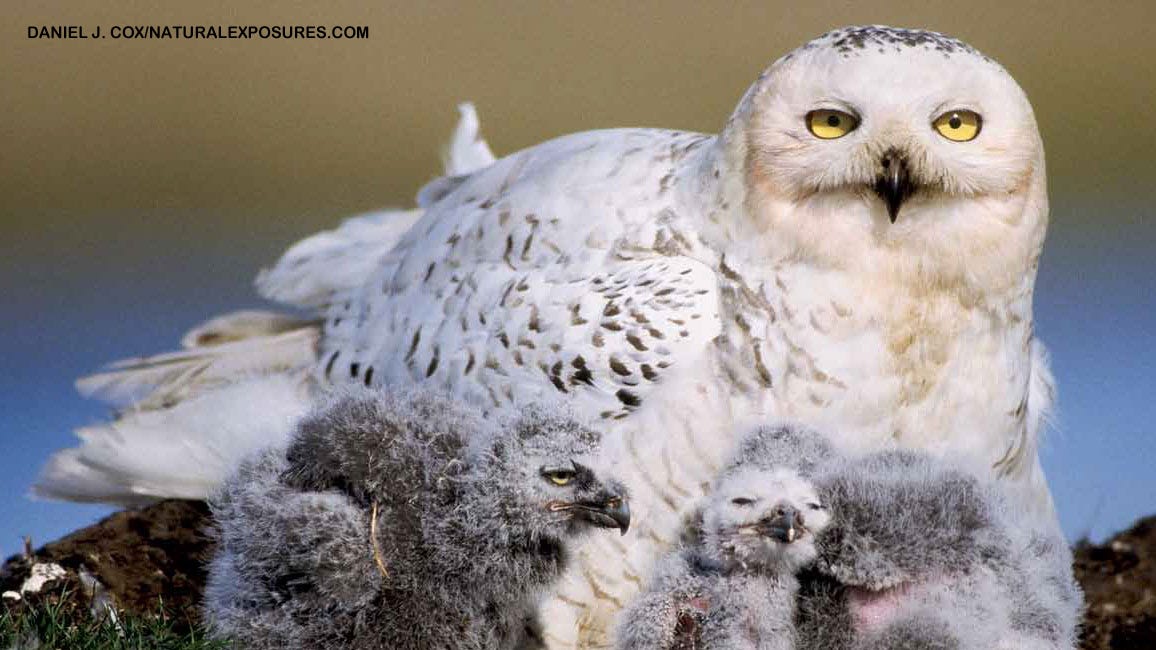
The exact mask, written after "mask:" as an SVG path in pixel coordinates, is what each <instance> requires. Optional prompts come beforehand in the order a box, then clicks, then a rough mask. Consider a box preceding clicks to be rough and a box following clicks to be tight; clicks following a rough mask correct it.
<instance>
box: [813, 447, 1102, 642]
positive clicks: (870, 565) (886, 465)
mask: <svg viewBox="0 0 1156 650" xmlns="http://www.w3.org/2000/svg"><path fill="white" fill-rule="evenodd" d="M814 480H815V484H816V486H817V488H818V493H819V495H820V496H821V498H822V500H823V503H824V504H825V505H826V506H827V507H828V508H830V512H831V516H832V521H831V525H830V526H829V527H828V528H827V529H826V530H825V531H824V532H823V533H822V534H821V535H819V538H818V550H819V559H818V561H817V562H816V563H815V568H814V569H813V570H810V571H807V572H805V573H804V574H803V575H802V578H801V580H802V586H801V589H800V602H799V629H798V632H799V646H798V647H799V648H800V650H819V649H823V650H838V649H840V648H851V649H854V650H884V649H887V648H908V649H911V650H940V649H943V650H948V649H958V650H981V649H982V650H992V649H996V650H1012V649H1017V650H1018V649H1026V650H1035V649H1040V650H1042V649H1048V650H1061V649H1063V650H1068V649H1071V648H1074V647H1075V642H1076V638H1075V637H1076V630H1077V627H1078V624H1079V618H1080V614H1081V611H1082V607H1083V597H1082V594H1081V592H1080V589H1079V587H1078V586H1077V584H1076V582H1075V579H1074V577H1073V574H1072V566H1071V564H1072V558H1071V552H1070V550H1069V548H1068V545H1067V544H1066V542H1065V540H1064V539H1063V537H1062V535H1061V534H1060V532H1059V531H1058V530H1057V528H1056V526H1055V525H1054V522H1051V521H1042V520H1040V519H1039V518H1036V517H1034V516H1032V514H1031V513H1029V512H1025V511H1024V510H1022V509H1021V508H1019V507H1017V506H1015V505H1014V504H1013V503H1012V501H1011V500H1010V499H1008V498H1007V497H1006V495H1005V493H1004V486H1003V485H1001V484H999V483H998V482H996V481H995V479H991V478H988V477H987V476H986V475H984V474H982V473H976V472H974V471H969V470H967V469H965V468H962V467H957V466H955V465H953V464H952V463H951V462H950V461H947V460H941V459H934V458H932V457H931V456H929V455H927V454H924V453H921V452H913V451H884V452H877V453H874V454H870V455H867V456H860V457H846V458H837V459H833V460H832V461H831V462H830V463H828V464H827V465H826V466H825V467H822V468H821V469H820V470H819V471H818V472H817V474H816V476H815V477H814Z"/></svg>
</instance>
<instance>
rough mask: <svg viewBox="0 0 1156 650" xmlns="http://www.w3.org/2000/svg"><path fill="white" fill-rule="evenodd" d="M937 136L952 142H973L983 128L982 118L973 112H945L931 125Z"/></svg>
mask: <svg viewBox="0 0 1156 650" xmlns="http://www.w3.org/2000/svg"><path fill="white" fill-rule="evenodd" d="M931 125H932V126H934V127H935V130H936V131H939V135H942V136H943V137H945V138H947V139H948V140H951V141H953V142H967V141H968V140H974V139H975V136H977V135H979V130H980V129H981V128H982V127H983V118H981V117H980V116H979V113H976V112H975V111H965V110H957V111H947V112H946V113H944V114H943V115H940V116H939V117H937V118H935V121H934V122H932V123H931Z"/></svg>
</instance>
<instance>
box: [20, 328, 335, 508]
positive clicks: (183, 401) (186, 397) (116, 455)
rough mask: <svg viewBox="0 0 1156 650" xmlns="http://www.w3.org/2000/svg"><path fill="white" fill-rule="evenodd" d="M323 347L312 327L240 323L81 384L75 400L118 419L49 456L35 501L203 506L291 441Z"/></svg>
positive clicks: (196, 334)
mask: <svg viewBox="0 0 1156 650" xmlns="http://www.w3.org/2000/svg"><path fill="white" fill-rule="evenodd" d="M319 336H320V328H319V326H318V324H317V323H316V322H314V321H305V320H298V319H292V318H289V317H285V316H281V315H277V314H270V313H266V312H237V313H234V314H228V315H226V316H221V317H218V318H215V319H213V320H212V321H209V322H208V323H205V324H203V325H201V326H199V327H197V328H196V329H194V330H192V331H191V332H190V333H189V334H188V335H186V336H185V340H184V343H185V344H186V346H187V348H186V349H185V350H182V351H179V352H171V353H166V354H160V355H156V356H153V357H146V358H140V359H129V360H126V361H121V362H117V363H114V364H112V365H111V366H110V367H109V368H108V369H107V370H106V371H104V372H101V373H99V374H96V375H92V376H90V377H85V378H83V379H81V380H79V381H78V382H77V387H78V389H79V390H80V392H81V393H82V394H84V395H86V396H89V397H94V398H97V399H101V400H104V401H107V402H110V403H113V404H115V405H119V406H122V407H123V408H122V410H121V411H119V412H118V413H117V414H116V416H115V417H114V418H113V420H112V421H111V422H107V423H104V424H99V425H95V426H91V427H85V428H82V429H79V430H77V432H76V433H77V436H78V437H79V438H80V440H81V444H80V446H78V447H75V448H72V449H66V450H63V451H60V452H57V453H56V454H54V455H53V456H52V457H51V458H50V459H49V461H48V463H47V464H46V465H45V467H44V469H43V470H42V471H41V474H40V477H39V479H38V481H37V483H36V485H34V486H33V493H34V494H36V495H37V496H41V497H45V498H51V499H64V500H68V501H83V502H103V503H119V504H123V505H140V504H143V503H147V502H149V501H153V500H156V499H161V498H184V499H203V498H205V497H207V496H208V495H209V494H210V493H211V492H212V491H213V490H214V489H216V487H217V486H218V485H219V484H220V483H221V481H222V480H223V479H224V478H225V477H226V476H227V475H228V473H229V472H230V471H232V469H233V467H234V466H235V464H236V462H237V461H239V460H240V459H241V458H244V457H245V456H247V455H248V454H250V453H252V452H255V451H257V450H259V449H262V448H264V447H268V446H270V445H275V444H279V443H282V442H284V441H285V440H287V438H288V436H289V433H290V431H291V430H292V426H293V423H294V422H295V421H296V420H297V419H298V418H299V417H301V416H302V415H303V414H304V413H305V411H306V410H307V409H308V407H309V404H310V398H309V394H310V389H309V385H308V384H309V381H310V380H309V371H310V370H311V369H312V368H313V366H314V365H315V363H316V358H317V341H318V337H319Z"/></svg>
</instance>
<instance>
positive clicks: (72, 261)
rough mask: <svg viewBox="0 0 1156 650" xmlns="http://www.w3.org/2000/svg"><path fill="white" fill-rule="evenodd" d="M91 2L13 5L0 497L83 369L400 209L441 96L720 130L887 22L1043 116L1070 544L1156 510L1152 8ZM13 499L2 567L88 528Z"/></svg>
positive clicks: (562, 128) (0, 58)
mask: <svg viewBox="0 0 1156 650" xmlns="http://www.w3.org/2000/svg"><path fill="white" fill-rule="evenodd" d="M97 4H98V3H91V2H81V1H78V0H74V1H65V2H30V1H24V0H5V2H4V5H3V15H2V17H0V25H2V26H3V29H2V30H0V226H2V230H0V233H2V234H0V316H3V323H4V324H3V325H0V332H3V333H4V336H3V337H2V338H0V346H3V350H2V351H3V352H4V356H5V357H6V358H8V359H9V361H8V362H7V363H5V364H2V367H0V400H4V406H3V412H2V413H0V442H2V443H3V444H4V445H5V446H6V447H7V448H9V449H11V450H12V452H11V453H10V458H9V460H8V461H7V462H8V463H9V464H10V465H11V468H10V471H8V472H7V474H8V477H7V478H6V479H5V480H6V481H7V482H6V483H4V484H3V485H5V486H7V489H8V490H9V491H10V492H11V493H12V495H13V497H16V496H18V495H19V494H20V493H21V492H22V491H23V490H24V489H25V488H26V486H27V485H28V484H29V483H30V482H31V480H32V477H33V476H34V475H35V471H36V467H37V465H38V464H39V463H40V462H41V461H42V460H43V458H44V457H45V456H46V455H47V453H48V451H49V450H51V449H54V448H57V447H60V446H63V445H67V444H70V434H69V433H68V429H69V428H70V427H72V426H75V425H78V424H84V423H87V422H89V421H91V420H93V419H95V418H97V417H99V416H100V410H99V408H97V407H94V406H93V405H90V404H86V403H84V402H82V401H81V400H80V399H79V398H78V397H75V396H73V395H72V394H71V392H70V391H71V388H70V382H71V379H72V377H73V376H75V375H76V374H78V373H80V372H83V371H85V370H89V369H92V368H94V367H96V366H97V365H99V364H101V363H103V362H105V361H108V360H110V359H112V358H115V357H118V356H124V355H128V354H135V353H142V352H154V351H158V350H160V349H164V348H165V347H166V346H168V345H171V344H172V342H174V341H175V340H176V339H177V338H178V336H179V333H180V330H181V328H182V327H183V326H184V325H187V324H190V323H191V322H194V321H196V320H197V319H200V318H203V317H205V316H208V315H210V314H211V313H212V312H213V311H219V310H224V309H233V308H240V307H245V306H250V305H253V304H257V302H256V300H255V298H254V297H253V296H252V293H251V292H250V290H249V288H248V287H249V280H250V278H251V277H252V275H253V274H254V273H255V272H256V270H257V269H258V268H259V267H260V266H261V265H262V264H265V263H268V262H270V261H272V260H273V259H274V258H275V256H276V255H277V254H278V252H279V251H280V250H282V249H283V248H284V247H285V246H286V245H288V244H289V243H291V242H292V241H293V240H294V239H296V238H298V237H300V236H303V235H305V234H307V233H310V232H312V231H315V230H318V229H320V228H323V227H327V226H329V225H331V224H333V223H335V222H336V221H337V220H338V219H339V218H341V217H343V216H346V215H349V214H351V213H354V212H358V211H363V210H369V209H374V208H378V207H383V206H389V205H409V204H410V202H411V200H412V196H413V194H414V192H415V190H416V189H417V188H418V187H419V186H420V185H421V184H422V183H423V182H424V181H426V180H428V179H429V178H430V177H431V176H433V175H434V174H435V173H436V172H437V169H438V167H439V155H438V154H439V148H440V146H441V144H442V143H443V141H444V140H445V139H446V137H447V136H448V134H449V131H450V129H451V128H452V126H453V123H454V120H455V118H456V114H455V112H454V105H455V104H456V103H457V102H459V101H461V100H463V99H471V100H473V101H474V102H476V103H477V106H478V108H479V111H480V113H481V117H482V124H483V130H484V133H485V135H486V137H487V138H488V139H489V141H490V143H491V145H492V146H493V148H494V150H495V152H497V153H498V154H499V155H501V154H503V153H508V152H511V151H514V150H516V149H518V148H521V147H524V146H528V145H530V144H533V143H535V142H538V141H540V140H542V139H545V138H549V137H552V136H555V135H560V134H563V133H567V132H572V131H577V130H583V129H590V128H600V127H617V126H662V127H671V128H681V129H693V130H703V131H714V130H716V129H717V128H718V127H719V126H720V125H721V124H722V123H723V122H724V121H725V119H726V117H727V116H728V114H729V113H730V111H731V109H732V108H733V106H734V105H735V103H736V102H737V101H738V98H739V97H740V96H741V95H742V93H743V91H744V90H745V89H746V87H747V86H748V84H749V83H750V82H751V81H752V80H753V79H754V78H755V76H756V75H757V74H758V72H759V71H760V70H761V69H762V68H763V67H765V66H766V65H767V64H769V63H770V62H771V61H773V60H774V59H775V58H777V57H778V56H780V55H782V54H784V53H785V52H787V51H789V50H790V49H792V48H794V47H795V46H797V45H799V44H801V43H803V42H805V41H806V40H808V39H809V38H811V37H813V36H816V35H818V34H820V33H822V32H824V31H827V30H828V29H831V28H834V27H837V26H842V25H846V24H857V23H887V24H892V25H896V26H905V27H923V28H930V29H935V30H939V31H944V32H947V33H949V34H951V35H953V36H957V37H959V38H961V39H963V40H966V41H968V42H970V43H971V44H973V45H974V46H976V47H977V48H979V49H980V50H982V51H983V52H985V53H986V54H988V55H990V56H992V57H993V58H996V59H997V60H999V61H1001V62H1002V63H1003V64H1004V65H1005V67H1007V68H1008V70H1009V71H1010V72H1011V73H1012V74H1013V75H1014V76H1015V77H1016V78H1017V79H1018V80H1019V81H1020V83H1021V84H1022V85H1023V87H1024V88H1025V89H1026V91H1027V93H1028V95H1029V97H1031V99H1032V101H1033V104H1034V106H1035V108H1036V113H1037V117H1038V119H1039V123H1040V125H1041V128H1042V130H1043V133H1044V139H1045V142H1046V145H1047V151H1048V164H1049V172H1050V179H1051V187H1052V203H1053V228H1052V234H1051V240H1050V241H1049V249H1048V254H1047V256H1046V257H1045V262H1044V269H1043V271H1042V273H1041V282H1040V289H1039V293H1038V302H1037V311H1038V312H1039V316H1040V323H1041V324H1040V332H1041V334H1042V335H1043V336H1044V338H1045V340H1047V341H1048V342H1049V343H1050V344H1051V345H1052V347H1053V349H1054V350H1055V352H1056V365H1057V368H1056V370H1057V374H1058V375H1059V379H1060V383H1061V386H1062V387H1063V391H1062V394H1063V395H1064V396H1065V398H1067V400H1068V401H1066V402H1064V404H1065V407H1064V411H1063V418H1062V420H1061V424H1062V426H1061V429H1062V432H1063V433H1062V434H1061V435H1060V436H1059V437H1057V438H1055V439H1054V441H1053V443H1052V446H1053V448H1054V449H1053V451H1051V452H1050V453H1052V454H1053V455H1052V456H1051V457H1049V460H1048V462H1049V463H1050V465H1049V471H1051V473H1052V475H1053V477H1056V476H1061V477H1062V480H1063V481H1064V483H1063V485H1061V486H1060V487H1058V488H1057V489H1056V492H1057V499H1058V500H1060V503H1061V514H1062V515H1063V516H1064V519H1065V527H1066V528H1067V529H1068V530H1069V532H1070V533H1071V534H1073V535H1076V534H1081V533H1082V532H1087V530H1091V531H1093V532H1095V533H1103V532H1106V531H1107V530H1109V529H1111V528H1113V527H1118V526H1119V525H1121V524H1122V523H1124V522H1125V521H1126V520H1127V519H1128V518H1129V517H1133V516H1135V515H1137V514H1140V513H1141V512H1143V511H1145V508H1147V510H1152V511H1156V496H1152V495H1156V479H1151V480H1148V481H1147V482H1139V483H1135V482H1127V481H1129V480H1130V478H1129V477H1131V476H1133V474H1134V473H1135V472H1134V471H1133V465H1130V464H1129V463H1135V462H1138V461H1147V462H1148V463H1149V465H1151V463H1153V462H1156V459H1154V458H1153V456H1156V453H1153V449H1154V446H1153V443H1152V442H1151V440H1152V437H1151V435H1150V434H1149V433H1148V432H1149V431H1151V430H1152V427H1151V420H1150V419H1149V417H1148V416H1149V415H1151V416H1152V417H1153V418H1156V412H1153V407H1152V406H1151V405H1150V404H1149V402H1151V401H1152V400H1151V399H1150V398H1149V397H1148V395H1149V392H1148V391H1149V389H1151V388H1152V387H1153V386H1154V384H1153V381H1152V379H1151V377H1152V376H1153V374H1156V367H1153V366H1154V365H1156V364H1154V363H1153V358H1154V357H1153V356H1152V354H1151V353H1150V352H1148V353H1144V352H1143V351H1142V350H1143V349H1148V348H1151V347H1153V346H1152V343H1153V337H1152V333H1151V327H1153V326H1156V318H1153V316H1152V313H1153V311H1154V310H1153V308H1152V302H1151V297H1150V296H1151V292H1150V291H1149V290H1150V289H1152V286H1151V285H1152V280H1151V272H1152V271H1153V270H1154V268H1156V265H1153V264H1152V262H1151V259H1152V255H1151V253H1152V250H1153V246H1154V245H1156V236H1154V233H1153V229H1152V220H1151V218H1150V217H1151V215H1152V214H1153V210H1152V209H1151V208H1149V207H1148V206H1150V205H1151V202H1152V200H1153V198H1156V189H1154V188H1156V164H1154V156H1156V154H1154V152H1156V65H1154V61H1156V45H1154V43H1156V37H1154V36H1153V35H1152V30H1153V26H1154V25H1156V2H1152V1H1147V2H1141V1H1135V2H1117V3H1113V4H1111V5H1103V6H1097V5H1095V4H1093V3H1087V2H1082V1H1079V2H1078V1H1071V0H1052V1H1051V2H1033V3H1019V4H1016V3H1012V2H1008V1H1006V0H1004V1H998V2H993V1H988V0H979V1H976V0H972V1H968V2H960V1H954V2H922V3H910V2H891V1H887V2H826V1H823V0H812V1H808V2H737V3H721V2H719V3H703V2H692V1H689V0H670V1H667V2H581V3H577V2H575V3H560V2H559V3H546V2H501V3H499V2H486V3H466V2H421V3H417V2H414V3H406V4H401V3H396V2H333V3H306V2H285V3H269V2H249V3H238V2H235V1H231V2H222V1H220V0H214V1H210V2H196V3H194V2H184V3H180V4H178V3H173V2H119V3H99V4H100V5H102V6H96V5H97ZM114 5H115V6H114ZM61 24H76V25H84V26H85V27H86V29H87V30H88V31H89V32H90V33H91V30H92V29H93V28H94V27H95V26H97V25H100V26H101V27H102V31H103V32H104V33H106V34H107V30H108V29H109V28H110V27H112V26H113V25H144V24H200V25H225V26H227V25H231V24H242V25H243V24H254V25H325V26H332V25H364V26H368V28H369V38H368V39H367V40H256V39H254V40H218V41H204V40H202V41H159V40H113V39H111V38H106V39H103V40H85V41H76V40H45V39H29V38H28V37H27V27H28V26H29V25H61ZM1129 341H1130V342H1131V343H1130V344H1128V345H1125V343H1127V342H1129ZM1137 341H1138V343H1137ZM1113 346H1117V347H1113ZM1137 347H1138V348H1139V349H1140V350H1141V351H1137ZM1145 354H1147V356H1145ZM1106 400H1107V401H1106ZM1111 400H1116V402H1111ZM1109 402H1110V403H1109ZM1117 403H1118V404H1117ZM1105 412H1115V413H1121V414H1125V415H1122V416H1121V417H1122V418H1123V419H1121V420H1120V421H1119V422H1115V421H1112V422H1107V421H1105V420H1104V418H1105V416H1104V415H1103V414H1104V413H1105ZM1089 466H1090V467H1089ZM1136 468H1139V465H1137V466H1136ZM3 469H5V466H4V465H3V461H0V470H3ZM1136 471H1139V470H1138V469H1136ZM1055 480H1057V481H1059V480H1061V479H1059V478H1057V479H1055ZM1137 480H1139V479H1137ZM1081 481H1082V482H1081ZM1122 481H1123V483H1122ZM1149 490H1150V491H1149ZM1145 491H1148V495H1149V496H1144V495H1143V493H1144V492H1145ZM1121 495H1126V497H1125V496H1121ZM1081 499H1082V500H1081ZM1122 501H1123V502H1124V503H1125V505H1120V503H1121V502H1122ZM1069 503H1070V504H1071V505H1069ZM1145 504H1147V505H1145ZM1148 506H1151V507H1148ZM3 507H4V508H6V510H0V545H2V546H3V548H4V549H5V550H7V549H10V548H14V545H15V539H16V538H15V534H16V533H22V532H28V531H27V530H25V529H32V530H34V531H36V532H37V533H38V534H41V535H52V534H57V533H59V532H63V530H62V529H67V527H69V526H72V525H75V524H76V523H77V522H78V521H80V520H81V519H84V518H91V517H92V516H94V515H93V513H95V512H97V511H92V510H80V509H70V508H67V507H63V506H55V505H48V504H30V503H28V502H25V501H23V500H21V499H13V500H12V503H9V504H7V505H5V506H3ZM1109 513H1110V514H1109ZM1085 529H1086V530H1085ZM1101 529H1103V530H1101ZM9 531H11V534H9Z"/></svg>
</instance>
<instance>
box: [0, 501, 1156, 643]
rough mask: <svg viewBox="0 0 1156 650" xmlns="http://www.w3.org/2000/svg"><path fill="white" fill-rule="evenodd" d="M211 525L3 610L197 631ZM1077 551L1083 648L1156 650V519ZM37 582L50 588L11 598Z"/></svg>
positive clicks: (80, 546) (186, 524)
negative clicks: (91, 613) (79, 612)
mask: <svg viewBox="0 0 1156 650" xmlns="http://www.w3.org/2000/svg"><path fill="white" fill-rule="evenodd" d="M208 526H209V511H208V508H207V507H205V505H204V504H203V503H198V502H190V501H162V502H161V503H158V504H156V505H153V506H150V507H148V508H144V509H141V510H131V511H124V512H119V513H116V514H114V515H112V516H110V517H108V518H106V519H104V520H102V521H100V522H98V523H97V524H94V525H93V526H91V527H89V528H85V529H83V530H79V531H77V532H75V533H72V534H71V535H68V536H67V537H64V538H62V539H60V540H58V541H55V542H52V543H50V544H46V545H45V546H43V547H42V548H40V549H37V550H36V551H35V552H33V553H32V554H31V555H30V556H27V557H26V556H24V555H17V556H14V557H12V558H9V560H8V561H7V562H6V563H5V565H4V567H3V569H0V591H3V592H5V593H4V598H3V604H4V606H6V607H22V606H24V604H25V603H28V602H36V601H37V600H38V599H40V598H43V595H42V594H49V593H52V594H60V593H62V592H64V591H65V590H67V593H68V594H69V597H70V598H71V599H73V600H74V601H75V606H76V607H85V608H90V609H93V610H98V609H99V607H100V606H103V604H102V603H105V602H109V601H108V599H111V603H112V604H114V606H115V607H117V608H118V609H121V610H124V611H128V612H134V613H139V614H147V613H151V612H156V611H157V607H158V604H159V601H160V600H163V603H164V609H165V610H166V611H167V612H169V613H170V615H171V617H172V618H171V620H172V621H173V623H174V625H176V626H180V627H184V626H189V625H194V624H196V622H197V620H198V605H199V603H200V599H201V593H202V589H203V587H204V581H205V564H206V562H207V560H208V558H209V557H210V555H211V553H212V551H213V541H212V539H211V538H210V536H209V535H208V534H207V529H208ZM1075 553H1076V564H1075V571H1076V578H1077V579H1078V580H1079V581H1080V584H1082V585H1083V586H1084V592H1085V595H1086V598H1087V603H1088V611H1087V618H1086V622H1085V625H1084V629H1083V634H1082V636H1081V644H1080V645H1081V648H1084V649H1085V650H1131V649H1136V650H1140V649H1144V650H1151V649H1153V648H1156V517H1148V518H1145V519H1141V520H1140V521H1139V522H1137V523H1136V524H1135V525H1134V526H1133V527H1132V528H1131V529H1129V530H1127V531H1124V532H1122V533H1120V534H1118V535H1116V536H1115V537H1113V538H1112V539H1111V540H1109V541H1108V542H1106V543H1105V544H1102V545H1094V544H1088V543H1080V544H1078V545H1077V546H1076V549H1075ZM53 565H56V566H57V567H59V568H60V569H63V572H61V571H59V570H58V569H56V568H53ZM37 567H39V568H37ZM37 576H39V581H40V582H42V583H43V585H44V586H43V587H39V588H38V589H37V591H36V592H33V593H25V594H23V595H22V596H21V597H20V598H16V597H14V596H13V594H20V593H21V588H22V587H27V586H30V585H32V584H34V583H36V582H37V580H31V581H30V580H29V579H30V578H35V577H37ZM9 592H10V593H9Z"/></svg>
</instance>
